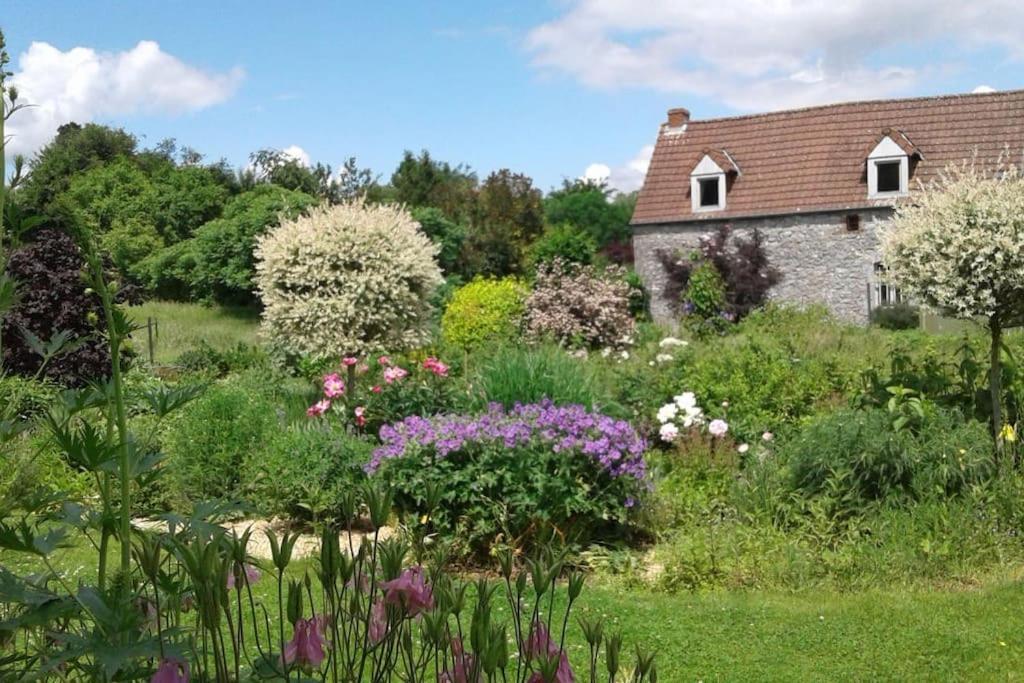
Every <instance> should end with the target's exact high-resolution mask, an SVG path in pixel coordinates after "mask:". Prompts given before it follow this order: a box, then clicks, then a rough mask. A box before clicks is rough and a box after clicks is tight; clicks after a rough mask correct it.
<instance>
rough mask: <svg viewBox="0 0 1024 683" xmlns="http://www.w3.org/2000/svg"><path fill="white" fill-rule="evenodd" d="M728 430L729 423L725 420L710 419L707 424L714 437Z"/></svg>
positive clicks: (723, 434)
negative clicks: (709, 422)
mask: <svg viewBox="0 0 1024 683" xmlns="http://www.w3.org/2000/svg"><path fill="white" fill-rule="evenodd" d="M728 431H729V424H728V423H727V422H726V421H725V420H712V421H711V424H709V425H708V432H710V433H711V436H714V437H723V436H725V433H726V432H728Z"/></svg>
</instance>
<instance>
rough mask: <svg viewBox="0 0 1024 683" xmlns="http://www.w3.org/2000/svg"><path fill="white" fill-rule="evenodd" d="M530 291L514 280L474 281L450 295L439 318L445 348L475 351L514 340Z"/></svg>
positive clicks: (517, 334) (517, 333) (517, 280)
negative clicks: (449, 345) (494, 342)
mask: <svg viewBox="0 0 1024 683" xmlns="http://www.w3.org/2000/svg"><path fill="white" fill-rule="evenodd" d="M528 294H529V290H528V289H527V287H526V285H525V284H524V283H523V282H522V281H521V280H519V279H516V278H503V279H501V280H493V279H483V278H477V279H475V280H473V281H472V282H470V283H469V284H468V285H465V286H463V287H460V288H459V289H457V290H456V291H455V293H454V294H453V295H452V298H451V301H450V302H449V303H448V307H447V308H446V309H445V311H444V315H443V316H442V317H441V334H442V335H443V337H444V341H445V343H447V344H451V345H452V346H456V347H458V348H462V349H474V348H479V347H480V346H483V345H484V344H486V343H488V342H493V341H502V340H509V339H515V338H516V337H518V336H519V326H520V323H521V321H522V316H523V312H524V310H525V302H526V297H527V295H528Z"/></svg>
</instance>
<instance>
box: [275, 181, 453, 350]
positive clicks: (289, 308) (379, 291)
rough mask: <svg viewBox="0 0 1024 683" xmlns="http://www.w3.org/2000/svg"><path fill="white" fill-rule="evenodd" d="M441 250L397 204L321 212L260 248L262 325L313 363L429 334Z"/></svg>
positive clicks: (290, 224) (287, 226) (289, 225)
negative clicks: (432, 296)
mask: <svg viewBox="0 0 1024 683" xmlns="http://www.w3.org/2000/svg"><path fill="white" fill-rule="evenodd" d="M437 253H438V247H437V246H436V245H434V244H433V243H432V242H431V241H430V239H429V238H427V236H426V235H424V234H423V233H422V232H420V230H419V226H418V224H417V223H416V221H415V220H414V219H413V217H412V216H411V215H410V214H409V213H408V212H407V211H406V210H405V209H404V208H402V207H401V206H398V205H393V204H382V205H366V204H364V203H363V202H361V201H355V202H350V203H344V204H338V205H336V206H321V207H318V208H315V209H313V210H312V211H311V212H310V213H309V214H308V215H305V216H300V217H297V218H294V219H292V220H289V221H285V222H283V223H282V224H281V225H280V226H279V227H277V228H275V229H274V230H272V231H271V232H269V233H267V234H266V235H265V236H263V237H261V238H260V240H259V242H258V245H257V248H256V258H257V266H256V284H257V288H258V291H259V296H260V299H261V300H262V302H263V306H264V313H263V329H264V332H265V334H266V335H267V337H268V340H269V341H270V343H271V345H272V346H274V347H275V349H276V350H278V351H281V352H284V353H285V354H288V355H292V356H307V357H311V358H317V359H327V358H337V357H338V356H341V355H358V354H365V353H370V352H373V351H376V350H380V349H384V348H387V349H389V350H399V349H401V348H409V347H412V346H415V345H417V344H421V343H424V342H426V341H427V340H428V338H429V332H428V326H429V323H430V319H431V310H430V300H431V295H432V293H433V291H434V289H435V288H437V287H438V286H439V285H440V284H441V283H442V281H443V280H442V277H441V270H440V268H438V265H437V260H436V259H437Z"/></svg>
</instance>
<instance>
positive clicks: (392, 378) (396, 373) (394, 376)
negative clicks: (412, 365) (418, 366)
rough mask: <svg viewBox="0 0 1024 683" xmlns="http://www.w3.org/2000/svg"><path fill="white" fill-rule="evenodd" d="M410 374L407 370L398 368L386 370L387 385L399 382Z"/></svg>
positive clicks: (385, 379)
mask: <svg viewBox="0 0 1024 683" xmlns="http://www.w3.org/2000/svg"><path fill="white" fill-rule="evenodd" d="M408 374H409V372H408V371H407V370H404V369H402V368H400V367H398V366H395V367H388V368H386V369H385V370H384V381H385V382H386V383H387V384H392V383H393V382H397V381H398V380H400V379H402V378H403V377H405V376H406V375H408Z"/></svg>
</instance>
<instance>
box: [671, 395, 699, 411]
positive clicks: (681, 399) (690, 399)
mask: <svg viewBox="0 0 1024 683" xmlns="http://www.w3.org/2000/svg"><path fill="white" fill-rule="evenodd" d="M672 400H674V401H675V402H676V405H678V406H679V407H680V408H682V409H683V410H689V409H690V408H694V407H696V405H697V395H696V394H694V393H693V392H692V391H684V392H683V393H681V394H679V395H678V396H675V397H673V399H672Z"/></svg>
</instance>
